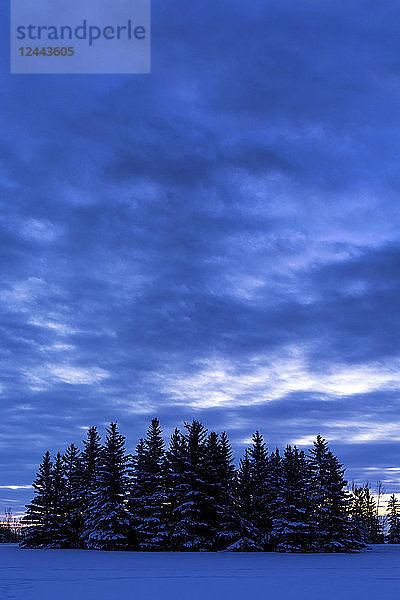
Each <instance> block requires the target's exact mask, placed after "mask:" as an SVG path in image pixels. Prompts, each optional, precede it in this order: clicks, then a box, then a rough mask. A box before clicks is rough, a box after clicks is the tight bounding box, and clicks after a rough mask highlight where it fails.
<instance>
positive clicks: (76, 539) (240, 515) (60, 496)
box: [21, 419, 399, 552]
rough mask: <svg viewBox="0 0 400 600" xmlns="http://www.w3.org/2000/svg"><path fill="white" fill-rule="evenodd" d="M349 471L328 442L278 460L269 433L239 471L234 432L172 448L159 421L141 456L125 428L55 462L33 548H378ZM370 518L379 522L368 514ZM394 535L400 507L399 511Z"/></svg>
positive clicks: (35, 511) (30, 531) (32, 524)
mask: <svg viewBox="0 0 400 600" xmlns="http://www.w3.org/2000/svg"><path fill="white" fill-rule="evenodd" d="M346 483H347V482H346V481H345V480H344V469H343V466H342V465H341V464H340V462H339V460H338V458H337V457H336V456H335V455H334V454H333V453H332V452H331V450H330V449H329V447H328V444H327V442H326V441H325V440H324V439H323V438H322V437H321V436H317V438H316V440H315V442H314V445H313V447H312V448H311V449H310V450H309V451H308V452H307V453H305V452H304V451H302V450H300V449H299V448H297V447H296V446H287V447H286V448H285V450H284V451H283V452H282V453H281V452H279V450H275V451H273V452H269V451H268V449H267V447H266V444H265V442H264V440H263V437H262V435H261V434H260V433H259V432H258V431H257V432H256V433H255V434H254V436H253V442H252V445H251V447H250V448H248V449H247V450H246V451H245V454H244V456H243V457H242V459H241V460H240V462H239V466H238V468H235V467H234V464H233V458H232V450H231V445H230V442H229V440H228V438H227V436H226V434H225V433H221V434H216V433H214V432H211V433H209V432H208V431H207V429H205V427H204V426H203V425H202V423H200V422H199V421H197V420H194V421H193V422H192V423H186V424H185V428H184V430H183V431H179V430H178V429H176V430H175V431H174V433H173V435H172V437H171V440H170V443H169V447H168V449H165V447H164V441H163V437H162V431H161V428H160V424H159V421H158V419H153V420H152V422H151V425H150V427H149V430H148V432H147V436H146V438H145V439H141V440H140V441H139V443H138V445H137V447H136V452H135V453H134V455H130V454H127V452H126V449H125V438H124V437H123V436H122V435H121V434H120V433H119V431H118V428H117V425H116V423H111V425H110V427H109V428H108V429H107V434H106V438H105V440H104V442H103V443H102V442H101V439H100V436H99V434H98V432H97V429H96V428H95V427H91V428H90V429H89V430H88V432H87V438H86V439H85V440H84V442H83V447H82V448H81V449H80V450H79V449H78V448H76V446H75V445H73V444H72V445H71V446H69V447H68V448H67V450H66V452H65V453H64V454H63V455H61V454H60V453H58V454H57V455H56V456H55V457H54V459H52V458H51V456H50V453H49V452H46V454H45V455H44V458H43V462H42V463H41V465H40V467H39V470H38V473H37V477H36V479H35V481H34V483H33V487H34V491H35V495H34V498H33V499H32V501H31V503H30V504H29V505H28V506H27V514H26V516H25V517H24V522H25V524H27V525H29V526H28V527H26V528H25V534H24V539H23V541H22V542H21V545H22V546H24V547H27V548H88V549H98V550H142V551H161V550H164V551H165V550H175V551H207V550H208V551H217V550H229V551H263V550H269V551H271V550H275V551H282V552H309V551H323V552H349V551H354V550H357V549H359V548H361V547H363V546H364V544H365V543H367V542H370V541H372V540H371V531H372V530H373V527H372V525H371V523H370V521H369V520H368V519H370V517H371V514H372V513H371V514H370V508H368V510H367V508H366V507H367V505H368V502H370V499H367V498H366V496H365V494H366V492H365V490H364V491H360V490H359V489H356V490H354V493H349V492H348V491H346ZM368 511H369V512H368ZM392 511H393V518H392V520H393V526H392V532H393V535H394V532H395V531H396V532H397V529H396V527H398V525H395V524H394V523H395V520H396V519H397V521H396V523H398V515H399V507H398V504H396V506H395V505H394V503H393V507H392Z"/></svg>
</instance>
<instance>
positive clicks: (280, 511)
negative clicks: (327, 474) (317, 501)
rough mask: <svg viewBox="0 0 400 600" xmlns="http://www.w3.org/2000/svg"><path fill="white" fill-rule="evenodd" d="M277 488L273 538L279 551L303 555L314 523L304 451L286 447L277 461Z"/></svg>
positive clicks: (309, 541)
mask: <svg viewBox="0 0 400 600" xmlns="http://www.w3.org/2000/svg"><path fill="white" fill-rule="evenodd" d="M280 475H281V476H280V489H279V492H278V499H277V500H278V502H277V510H276V512H275V517H274V530H273V538H274V540H275V548H276V550H278V551H280V552H306V551H308V550H310V548H311V547H312V538H313V532H314V529H315V524H314V521H313V508H314V507H313V501H312V486H311V478H310V470H309V468H308V463H307V461H306V457H305V454H304V452H303V451H300V450H299V449H298V448H297V447H296V446H294V447H292V446H287V447H286V449H285V451H284V454H283V458H282V460H281V461H280Z"/></svg>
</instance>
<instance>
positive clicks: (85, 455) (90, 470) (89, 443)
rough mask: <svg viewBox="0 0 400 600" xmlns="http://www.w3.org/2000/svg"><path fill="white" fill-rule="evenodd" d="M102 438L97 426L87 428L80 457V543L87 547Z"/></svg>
mask: <svg viewBox="0 0 400 600" xmlns="http://www.w3.org/2000/svg"><path fill="white" fill-rule="evenodd" d="M101 451H102V446H101V438H100V436H99V434H98V432H97V427H90V428H89V429H88V430H87V437H86V440H83V450H82V453H81V457H80V463H81V481H80V494H79V495H80V498H81V512H82V532H81V536H80V545H81V546H83V547H86V545H87V539H86V538H87V534H88V529H87V526H86V523H87V522H88V521H89V518H90V512H89V506H90V505H91V503H92V500H93V499H94V497H95V495H96V492H97V488H98V475H99V469H100V459H101Z"/></svg>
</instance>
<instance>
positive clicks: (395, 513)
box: [387, 494, 400, 544]
mask: <svg viewBox="0 0 400 600" xmlns="http://www.w3.org/2000/svg"><path fill="white" fill-rule="evenodd" d="M387 516H388V526H389V529H388V534H387V541H388V543H389V544H400V502H399V501H398V499H397V498H396V496H395V495H394V494H392V495H391V496H390V498H389V501H388V504H387Z"/></svg>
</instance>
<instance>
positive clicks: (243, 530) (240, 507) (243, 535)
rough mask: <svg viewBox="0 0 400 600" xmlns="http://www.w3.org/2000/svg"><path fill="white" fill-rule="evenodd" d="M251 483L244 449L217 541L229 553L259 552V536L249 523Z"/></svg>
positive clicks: (248, 463) (260, 549) (247, 457)
mask: <svg viewBox="0 0 400 600" xmlns="http://www.w3.org/2000/svg"><path fill="white" fill-rule="evenodd" d="M252 490H253V483H252V477H251V462H250V458H249V452H248V450H247V449H246V450H245V455H244V458H242V459H241V460H240V462H239V469H238V471H237V473H234V474H233V479H232V496H233V497H232V503H231V504H230V505H229V506H227V507H226V508H225V511H224V515H223V520H222V524H221V525H220V531H219V535H218V536H217V541H221V542H222V543H223V545H224V546H225V549H226V550H227V551H229V552H260V551H262V549H263V548H262V546H261V544H260V538H261V534H260V532H259V531H258V530H257V528H256V527H255V526H254V525H253V524H252V523H251V521H250V516H251V502H252Z"/></svg>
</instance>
